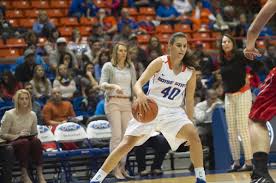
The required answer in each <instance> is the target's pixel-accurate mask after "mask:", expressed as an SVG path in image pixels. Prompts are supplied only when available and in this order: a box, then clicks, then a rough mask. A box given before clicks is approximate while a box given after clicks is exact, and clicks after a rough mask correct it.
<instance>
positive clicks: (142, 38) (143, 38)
mask: <svg viewBox="0 0 276 183" xmlns="http://www.w3.org/2000/svg"><path fill="white" fill-rule="evenodd" d="M137 39H138V42H139V43H141V44H144V43H148V42H149V39H150V35H148V34H144V35H137Z"/></svg>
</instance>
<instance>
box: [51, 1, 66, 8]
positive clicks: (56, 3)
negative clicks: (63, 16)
mask: <svg viewBox="0 0 276 183" xmlns="http://www.w3.org/2000/svg"><path fill="white" fill-rule="evenodd" d="M50 8H69V6H68V4H67V1H64V0H51V2H50Z"/></svg>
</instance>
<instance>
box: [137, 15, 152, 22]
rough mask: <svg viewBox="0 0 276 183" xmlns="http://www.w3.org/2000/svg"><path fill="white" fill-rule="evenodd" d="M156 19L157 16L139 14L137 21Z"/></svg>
mask: <svg viewBox="0 0 276 183" xmlns="http://www.w3.org/2000/svg"><path fill="white" fill-rule="evenodd" d="M154 19H155V16H151V15H139V16H137V21H138V22H142V21H148V22H150V21H152V20H154Z"/></svg>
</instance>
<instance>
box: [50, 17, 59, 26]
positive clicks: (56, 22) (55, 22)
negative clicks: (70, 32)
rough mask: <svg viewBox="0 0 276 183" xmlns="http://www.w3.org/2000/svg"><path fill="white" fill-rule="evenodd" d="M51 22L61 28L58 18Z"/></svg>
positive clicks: (52, 19) (51, 19)
mask: <svg viewBox="0 0 276 183" xmlns="http://www.w3.org/2000/svg"><path fill="white" fill-rule="evenodd" d="M50 22H51V23H52V24H54V25H55V26H59V21H58V19H57V18H50Z"/></svg>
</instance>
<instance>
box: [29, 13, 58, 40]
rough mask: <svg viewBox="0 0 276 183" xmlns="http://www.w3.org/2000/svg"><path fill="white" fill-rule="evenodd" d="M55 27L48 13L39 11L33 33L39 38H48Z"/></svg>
mask: <svg viewBox="0 0 276 183" xmlns="http://www.w3.org/2000/svg"><path fill="white" fill-rule="evenodd" d="M54 27H55V25H53V23H51V22H50V20H49V18H48V15H47V12H46V11H45V10H39V12H38V17H37V21H36V22H35V23H34V24H33V31H34V32H35V33H36V34H37V36H39V37H48V36H49V34H50V32H51V30H52V29H53V28H54Z"/></svg>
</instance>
